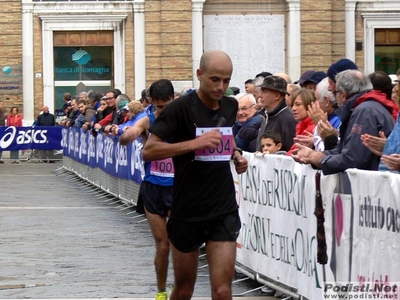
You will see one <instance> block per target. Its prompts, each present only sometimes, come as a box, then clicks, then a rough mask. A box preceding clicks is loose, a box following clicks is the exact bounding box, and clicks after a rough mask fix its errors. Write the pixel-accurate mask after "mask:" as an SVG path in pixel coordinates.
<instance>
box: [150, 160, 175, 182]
mask: <svg viewBox="0 0 400 300" xmlns="http://www.w3.org/2000/svg"><path fill="white" fill-rule="evenodd" d="M174 171H175V170H174V163H173V161H172V158H165V159H161V160H153V161H151V163H150V174H151V175H154V176H159V177H169V178H171V177H174V173H175V172H174Z"/></svg>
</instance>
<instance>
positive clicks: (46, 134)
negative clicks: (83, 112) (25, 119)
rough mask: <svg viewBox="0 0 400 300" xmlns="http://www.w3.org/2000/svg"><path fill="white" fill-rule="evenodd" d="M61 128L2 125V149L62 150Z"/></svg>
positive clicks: (0, 147)
mask: <svg viewBox="0 0 400 300" xmlns="http://www.w3.org/2000/svg"><path fill="white" fill-rule="evenodd" d="M61 130H62V127H59V126H36V127H14V126H9V127H0V151H14V150H27V149H37V150H60V149H62V146H61V140H62V134H61Z"/></svg>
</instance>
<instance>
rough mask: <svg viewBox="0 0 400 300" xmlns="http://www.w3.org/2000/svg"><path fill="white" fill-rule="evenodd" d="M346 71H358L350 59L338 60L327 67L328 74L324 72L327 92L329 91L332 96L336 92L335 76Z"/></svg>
mask: <svg viewBox="0 0 400 300" xmlns="http://www.w3.org/2000/svg"><path fill="white" fill-rule="evenodd" d="M346 70H358V67H357V65H356V64H355V63H354V62H352V61H351V60H350V59H347V58H342V59H339V60H338V61H337V62H335V63H333V64H332V65H331V66H330V67H329V69H328V72H326V74H327V75H328V78H329V79H328V82H329V86H328V90H329V91H331V92H332V93H333V94H334V95H335V91H336V75H337V74H339V73H340V72H343V71H346Z"/></svg>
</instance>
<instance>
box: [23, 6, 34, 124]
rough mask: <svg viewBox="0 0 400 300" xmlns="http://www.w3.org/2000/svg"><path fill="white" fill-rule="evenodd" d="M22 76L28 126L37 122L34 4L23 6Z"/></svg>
mask: <svg viewBox="0 0 400 300" xmlns="http://www.w3.org/2000/svg"><path fill="white" fill-rule="evenodd" d="M22 72H23V73H22V74H23V81H22V83H23V87H22V90H23V108H24V109H23V110H24V112H23V116H22V117H23V119H24V122H25V123H26V124H27V125H31V124H32V123H33V121H34V120H35V116H34V113H35V106H34V95H35V93H34V78H35V77H34V74H33V4H27V3H24V4H23V9H22Z"/></svg>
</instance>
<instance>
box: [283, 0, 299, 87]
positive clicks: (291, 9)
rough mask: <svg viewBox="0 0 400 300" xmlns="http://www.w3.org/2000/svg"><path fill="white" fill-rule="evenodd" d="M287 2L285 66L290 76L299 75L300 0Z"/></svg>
mask: <svg viewBox="0 0 400 300" xmlns="http://www.w3.org/2000/svg"><path fill="white" fill-rule="evenodd" d="M286 2H287V4H288V18H289V19H288V32H287V43H288V45H287V49H288V51H287V60H288V62H287V68H288V72H287V73H288V74H289V76H290V78H292V79H294V80H296V79H297V78H300V76H301V16H300V12H301V9H300V0H286Z"/></svg>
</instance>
